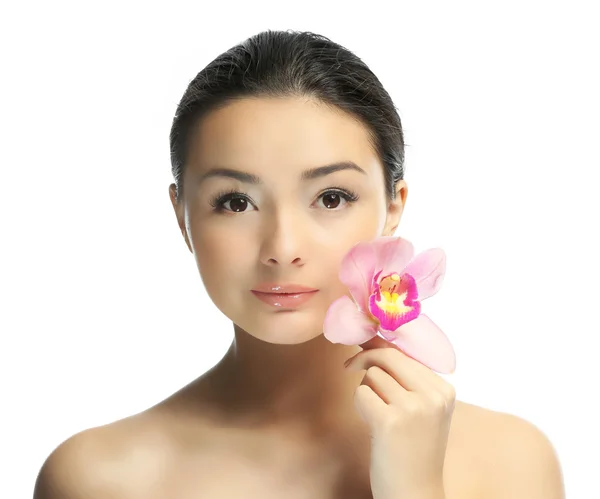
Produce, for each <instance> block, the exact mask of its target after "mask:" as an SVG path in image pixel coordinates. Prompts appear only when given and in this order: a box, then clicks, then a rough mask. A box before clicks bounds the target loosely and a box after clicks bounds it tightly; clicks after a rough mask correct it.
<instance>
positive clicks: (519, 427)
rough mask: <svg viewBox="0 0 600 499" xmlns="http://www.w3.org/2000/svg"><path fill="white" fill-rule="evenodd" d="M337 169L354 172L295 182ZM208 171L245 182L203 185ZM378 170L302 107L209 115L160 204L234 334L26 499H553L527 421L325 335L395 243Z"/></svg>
mask: <svg viewBox="0 0 600 499" xmlns="http://www.w3.org/2000/svg"><path fill="white" fill-rule="evenodd" d="M341 161H352V162H354V163H355V164H356V165H357V166H358V167H359V168H360V170H362V171H357V170H356V169H344V170H338V171H335V172H330V173H329V174H327V175H320V176H313V177H311V178H310V179H307V178H303V175H302V174H303V172H305V171H307V170H310V169H314V168H319V167H321V166H324V165H331V164H333V163H337V162H341ZM218 168H227V169H232V170H236V171H238V172H245V173H248V174H251V175H253V176H254V177H253V178H254V180H256V182H254V183H249V182H245V181H242V180H240V179H234V178H231V177H227V176H223V175H209V176H205V175H206V174H209V173H210V172H214V170H215V169H218ZM383 173H384V170H383V166H382V165H381V163H380V162H379V159H378V157H377V155H376V154H375V151H374V149H373V147H372V144H371V142H370V140H369V135H368V132H367V129H366V128H365V127H364V126H363V125H362V124H361V123H360V122H358V121H357V120H355V119H353V117H352V116H349V115H347V114H345V113H344V112H342V111H339V110H337V109H333V108H331V107H329V106H325V105H323V104H322V103H319V102H317V101H314V100H311V99H309V98H300V97H289V98H280V99H275V98H271V99H267V98H260V99H259V98H247V99H243V100H239V101H236V102H234V103H231V104H229V105H228V106H226V107H224V108H222V109H219V110H217V111H214V112H213V113H211V114H210V115H208V116H207V117H206V119H205V120H204V121H203V123H202V125H201V126H200V127H198V129H197V130H196V131H195V135H194V137H193V140H192V141H191V148H190V151H189V157H188V162H187V164H186V171H185V175H184V190H183V197H182V199H181V200H179V201H177V200H176V197H175V186H174V185H171V186H170V187H169V196H170V199H171V202H172V205H173V209H174V212H175V215H176V220H177V223H178V227H179V229H180V231H181V234H182V236H183V238H184V240H185V244H186V245H187V247H188V249H189V251H190V252H191V253H192V255H193V257H194V259H195V261H196V264H197V267H198V270H199V274H200V277H201V279H202V281H203V284H204V286H205V288H206V290H207V293H208V295H209V296H210V298H211V299H212V301H213V302H214V304H215V305H216V306H217V307H218V308H219V309H220V310H221V311H222V312H223V313H224V314H225V315H226V316H227V317H229V318H230V319H231V321H232V323H233V330H234V341H233V342H232V344H231V347H230V348H229V350H228V351H227V352H226V353H225V355H224V356H223V358H222V359H221V360H220V361H219V362H218V363H217V365H215V366H214V367H213V368H211V369H210V370H209V371H208V372H206V373H204V374H202V375H201V376H200V377H198V378H197V379H195V380H193V381H192V382H191V383H189V384H188V385H187V386H185V387H183V388H182V389H181V390H179V391H178V392H176V393H174V394H173V395H171V396H170V397H168V398H167V399H165V400H163V401H161V402H160V403H158V404H156V405H155V406H153V407H151V408H149V409H147V410H145V411H143V412H141V413H139V414H135V415H133V416H130V417H128V418H125V419H122V420H119V421H116V422H113V423H110V424H107V425H104V426H100V427H95V428H90V429H88V430H85V431H83V432H80V433H77V434H75V435H73V436H72V437H70V438H69V439H67V440H66V441H65V442H63V443H62V444H61V445H59V446H58V448H57V449H55V450H54V451H53V452H52V453H51V454H50V456H49V457H48V458H47V460H46V461H45V463H44V465H43V466H42V469H41V471H40V473H39V476H38V479H37V482H36V487H35V493H34V498H35V499H58V498H60V499H83V498H86V499H87V498H92V499H94V498H122V499H129V498H144V499H153V498H166V497H169V498H172V499H180V498H181V499H183V498H186V499H187V498H195V497H198V498H200V497H201V498H206V499H211V498H238V497H239V498H242V497H243V498H249V497H257V498H258V497H260V498H262V499H269V498H282V497H285V498H288V499H305V498H306V499H309V498H310V499H321V498H322V499H325V498H327V499H333V498H340V499H342V498H343V499H359V498H361V499H362V498H376V499H391V498H394V499H396V498H399V497H410V498H411V499H441V498H445V499H475V498H486V499H495V498H497V499H508V498H510V499H521V498H523V499H524V498H527V499H541V498H544V499H561V498H563V497H564V488H563V481H562V473H561V469H560V466H559V462H558V459H557V456H556V453H555V452H554V449H553V447H552V445H551V443H550V442H549V441H548V439H547V438H546V436H545V435H544V434H543V433H542V432H541V431H540V430H539V429H537V428H536V427H535V426H534V425H532V424H531V423H528V422H527V421H525V420H522V419H520V418H518V417H516V416H513V415H510V414H504V413H499V412H494V411H490V410H486V409H483V408H480V407H476V406H474V405H471V404H467V403H464V402H460V401H457V400H456V398H455V391H454V388H453V387H452V385H451V384H450V383H448V382H446V381H445V380H444V379H443V378H441V377H440V376H439V375H437V374H436V373H434V372H433V371H431V370H430V369H428V368H426V367H425V366H423V365H422V364H420V363H418V362H416V361H415V360H413V359H411V358H409V357H408V356H406V355H404V354H403V353H402V352H401V351H400V350H398V349H397V348H395V347H393V346H391V345H390V344H389V343H387V342H381V341H379V340H378V339H374V340H371V341H369V342H367V343H366V344H364V345H362V346H346V345H339V344H332V343H330V342H328V341H327V340H325V338H324V337H323V335H322V325H323V320H324V317H325V313H326V311H327V309H328V307H329V305H330V304H331V303H332V302H333V301H334V300H335V299H337V298H339V297H340V296H342V294H344V293H348V291H347V289H345V287H344V286H343V285H342V283H341V282H340V281H339V280H338V278H337V271H338V269H339V265H340V262H341V260H342V258H343V256H344V255H345V254H346V252H347V251H348V250H349V249H350V248H351V247H352V246H353V245H354V244H356V243H357V242H359V241H364V240H370V239H372V238H374V237H377V236H379V235H384V236H385V235H396V234H395V232H396V229H397V227H398V225H399V223H400V219H401V216H402V213H403V210H404V207H405V204H406V200H407V192H408V187H407V183H406V182H405V181H400V182H398V183H397V185H396V193H397V197H396V199H395V200H393V201H389V202H388V201H387V199H386V196H385V187H384V175H383ZM232 190H233V191H237V192H238V193H239V194H236V195H235V196H236V197H234V198H233V199H231V198H230V199H228V200H227V201H223V200H222V202H215V198H216V197H218V196H219V195H220V194H223V193H226V192H229V191H232ZM352 195H356V196H358V199H357V200H355V201H352V200H351V199H352ZM211 202H212V204H211ZM213 204H214V206H213ZM264 281H275V282H284V283H287V282H291V283H297V284H303V285H306V286H311V287H314V288H316V289H318V290H319V292H318V293H316V295H315V296H314V297H313V298H312V299H311V300H310V301H309V302H307V303H306V304H304V305H302V306H300V307H298V308H297V309H276V308H274V307H272V306H269V305H267V304H265V303H263V302H261V301H260V300H258V299H257V298H256V297H255V296H254V295H253V294H252V293H251V292H250V290H251V289H253V287H255V286H257V285H258V284H260V283H261V282H264ZM199 320H201V319H200V318H199ZM200 330H201V328H200ZM165 334H167V333H166V332H165ZM202 334H205V335H206V337H207V339H208V338H210V337H211V336H212V335H215V334H225V333H224V332H219V331H212V330H210V329H209V327H208V325H207V327H206V328H205V330H204V331H203V332H202ZM207 341H208V340H207ZM351 358H352V361H351V362H350V366H349V367H348V368H345V367H344V363H345V361H347V360H348V359H351Z"/></svg>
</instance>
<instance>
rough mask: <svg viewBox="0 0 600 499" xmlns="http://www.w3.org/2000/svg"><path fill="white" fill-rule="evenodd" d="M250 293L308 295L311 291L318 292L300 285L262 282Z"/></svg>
mask: <svg viewBox="0 0 600 499" xmlns="http://www.w3.org/2000/svg"><path fill="white" fill-rule="evenodd" d="M252 291H258V292H259V293H276V294H289V293H293V294H298V293H309V292H312V291H318V289H315V288H307V287H306V286H302V285H300V284H281V283H277V282H263V283H262V284H259V285H258V286H256V287H255V288H254V289H253V290H252Z"/></svg>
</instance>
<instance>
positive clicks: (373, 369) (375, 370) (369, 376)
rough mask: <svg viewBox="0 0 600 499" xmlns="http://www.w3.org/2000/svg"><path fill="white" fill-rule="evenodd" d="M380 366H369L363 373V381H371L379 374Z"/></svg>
mask: <svg viewBox="0 0 600 499" xmlns="http://www.w3.org/2000/svg"><path fill="white" fill-rule="evenodd" d="M381 372H382V370H381V368H380V367H378V366H370V367H369V368H368V369H367V372H366V373H365V376H364V378H363V381H373V380H375V379H377V378H378V377H379V376H380V375H381Z"/></svg>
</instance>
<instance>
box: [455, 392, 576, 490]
mask: <svg viewBox="0 0 600 499" xmlns="http://www.w3.org/2000/svg"><path fill="white" fill-rule="evenodd" d="M455 416H457V422H456V432H455V433H456V434H455V437H454V438H456V439H457V440H458V439H460V441H461V442H462V443H463V445H464V446H465V448H466V449H467V450H466V452H467V453H468V454H469V455H470V457H471V459H472V460H473V463H476V465H477V469H478V470H479V473H480V477H481V481H480V487H481V490H482V492H483V493H484V494H485V497H487V498H489V499H494V498H497V499H504V498H511V499H519V498H528V499H537V498H540V499H541V498H544V499H563V498H564V497H565V496H564V484H563V476H562V470H561V467H560V463H559V459H558V456H557V454H556V450H555V449H554V447H553V445H552V443H551V442H550V440H549V439H548V437H547V436H546V435H545V434H544V433H543V432H542V431H541V430H540V429H539V428H538V427H537V426H535V425H534V424H533V423H531V422H529V421H527V420H525V419H523V418H520V417H518V416H515V415H512V414H509V413H504V412H497V411H493V410H489V409H485V408H482V407H478V406H475V405H472V404H467V403H465V402H457V406H456V413H455Z"/></svg>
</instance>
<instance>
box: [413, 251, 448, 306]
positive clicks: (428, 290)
mask: <svg viewBox="0 0 600 499" xmlns="http://www.w3.org/2000/svg"><path fill="white" fill-rule="evenodd" d="M403 273H406V274H410V275H412V276H413V277H414V278H415V281H416V283H417V288H418V290H419V300H424V299H425V298H429V297H430V296H433V295H434V294H436V293H437V292H438V291H439V289H440V287H441V286H442V282H443V280H444V275H445V273H446V254H445V253H444V250H442V249H440V248H432V249H429V250H426V251H423V252H422V253H419V254H418V255H417V256H415V257H414V258H413V260H412V261H411V262H410V263H409V264H408V265H407V266H406V268H405V269H404V271H403Z"/></svg>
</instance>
